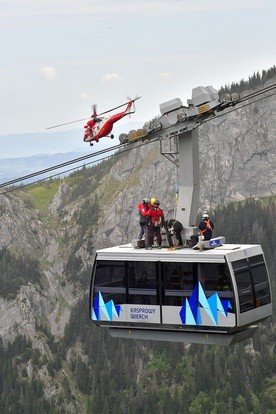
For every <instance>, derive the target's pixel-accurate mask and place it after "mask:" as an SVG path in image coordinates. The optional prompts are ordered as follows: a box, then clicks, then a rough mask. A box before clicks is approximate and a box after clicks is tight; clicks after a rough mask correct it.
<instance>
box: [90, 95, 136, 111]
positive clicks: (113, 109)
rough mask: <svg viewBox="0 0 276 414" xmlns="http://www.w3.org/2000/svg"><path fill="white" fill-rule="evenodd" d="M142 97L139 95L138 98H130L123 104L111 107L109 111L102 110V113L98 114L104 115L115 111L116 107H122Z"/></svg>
mask: <svg viewBox="0 0 276 414" xmlns="http://www.w3.org/2000/svg"><path fill="white" fill-rule="evenodd" d="M140 98H141V96H137V98H134V99H131V98H130V99H129V101H128V102H125V103H123V104H121V105H118V106H115V107H114V108H112V109H109V110H108V111H105V112H101V113H100V114H98V115H104V114H107V113H108V112H112V111H115V109H118V108H121V107H122V106H125V105H127V104H128V103H129V102H130V101H131V102H133V103H134V102H135V101H137V99H140Z"/></svg>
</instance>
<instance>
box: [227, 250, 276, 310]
mask: <svg viewBox="0 0 276 414" xmlns="http://www.w3.org/2000/svg"><path fill="white" fill-rule="evenodd" d="M232 266H233V270H234V274H235V278H236V283H237V288H238V293H239V302H240V312H241V313H242V312H246V311H248V310H250V309H255V308H258V307H260V306H263V305H266V304H268V303H270V302H271V297H270V289H269V281H268V274H267V270H266V266H265V263H264V259H263V256H262V255H258V256H253V257H249V258H245V259H241V260H237V261H234V262H232Z"/></svg>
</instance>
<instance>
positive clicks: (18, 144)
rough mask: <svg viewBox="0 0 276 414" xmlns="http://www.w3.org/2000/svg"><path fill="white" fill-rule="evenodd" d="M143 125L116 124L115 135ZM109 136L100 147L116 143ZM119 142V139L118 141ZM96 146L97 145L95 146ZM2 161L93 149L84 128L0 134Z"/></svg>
mask: <svg viewBox="0 0 276 414" xmlns="http://www.w3.org/2000/svg"><path fill="white" fill-rule="evenodd" d="M140 127H141V122H134V121H133V122H132V121H131V122H129V123H127V124H123V125H119V124H118V125H116V126H114V135H115V139H114V141H116V139H117V140H118V137H119V135H120V134H121V133H123V132H129V131H130V130H131V129H137V128H140ZM114 141H111V140H110V139H109V138H102V139H101V140H100V142H99V144H98V148H99V149H102V147H108V146H111V145H114V143H112V144H110V142H114ZM118 142H119V141H118ZM95 147H96V146H95ZM0 149H1V150H0V162H2V159H6V158H17V157H20V158H21V157H29V156H31V155H36V154H39V155H40V154H57V153H65V152H71V151H76V152H78V151H91V148H90V146H89V144H87V143H85V142H83V128H82V127H80V128H78V129H71V130H68V131H57V132H48V131H44V132H35V133H23V134H11V135H2V136H1V135H0Z"/></svg>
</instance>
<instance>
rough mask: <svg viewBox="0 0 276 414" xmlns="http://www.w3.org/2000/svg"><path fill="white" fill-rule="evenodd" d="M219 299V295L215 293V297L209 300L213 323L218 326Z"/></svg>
mask: <svg viewBox="0 0 276 414" xmlns="http://www.w3.org/2000/svg"><path fill="white" fill-rule="evenodd" d="M217 298H218V296H217V293H215V294H214V295H212V296H210V297H209V298H208V303H209V306H210V310H211V312H212V315H213V321H214V323H215V324H216V325H217V324H218V312H217V309H218V300H217ZM221 308H222V306H221Z"/></svg>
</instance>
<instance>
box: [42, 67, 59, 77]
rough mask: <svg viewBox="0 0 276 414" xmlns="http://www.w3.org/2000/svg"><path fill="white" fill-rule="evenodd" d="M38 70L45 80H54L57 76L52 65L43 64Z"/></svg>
mask: <svg viewBox="0 0 276 414" xmlns="http://www.w3.org/2000/svg"><path fill="white" fill-rule="evenodd" d="M40 72H41V73H42V75H43V76H44V78H45V79H47V80H54V79H56V78H57V72H56V70H55V68H53V67H52V66H43V68H41V69H40Z"/></svg>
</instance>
